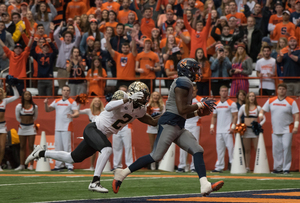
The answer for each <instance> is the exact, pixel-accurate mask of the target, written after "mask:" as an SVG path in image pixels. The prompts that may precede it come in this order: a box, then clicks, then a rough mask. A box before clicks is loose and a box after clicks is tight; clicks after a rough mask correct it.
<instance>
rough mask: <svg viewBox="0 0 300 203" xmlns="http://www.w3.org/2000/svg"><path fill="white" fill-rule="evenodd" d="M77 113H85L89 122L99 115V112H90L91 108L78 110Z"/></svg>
mask: <svg viewBox="0 0 300 203" xmlns="http://www.w3.org/2000/svg"><path fill="white" fill-rule="evenodd" d="M100 113H101V112H100ZM79 114H86V115H88V117H89V120H90V122H95V120H96V117H97V116H99V115H100V114H98V115H94V114H93V113H92V110H91V109H90V108H87V109H82V110H79Z"/></svg>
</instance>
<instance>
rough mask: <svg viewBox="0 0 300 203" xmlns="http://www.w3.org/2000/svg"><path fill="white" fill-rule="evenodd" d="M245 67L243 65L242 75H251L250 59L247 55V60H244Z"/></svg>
mask: <svg viewBox="0 0 300 203" xmlns="http://www.w3.org/2000/svg"><path fill="white" fill-rule="evenodd" d="M244 64H245V67H243V70H242V72H241V73H242V74H243V75H247V76H249V75H251V73H252V59H251V58H250V57H249V58H248V59H247V60H245V61H244Z"/></svg>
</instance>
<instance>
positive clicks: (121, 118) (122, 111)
mask: <svg viewBox="0 0 300 203" xmlns="http://www.w3.org/2000/svg"><path fill="white" fill-rule="evenodd" d="M146 112H147V109H146V106H143V107H138V108H136V109H135V108H133V103H132V102H127V103H125V104H123V105H121V106H120V107H118V108H116V109H113V110H111V111H107V110H104V111H102V112H101V114H100V115H99V116H97V117H96V120H95V122H96V126H97V128H98V129H99V130H100V131H101V132H102V133H104V134H105V135H106V136H107V137H109V136H110V135H112V134H117V133H118V131H120V130H122V128H124V126H126V125H127V124H129V123H132V122H133V121H134V119H136V118H141V117H143V116H144V115H145V114H146Z"/></svg>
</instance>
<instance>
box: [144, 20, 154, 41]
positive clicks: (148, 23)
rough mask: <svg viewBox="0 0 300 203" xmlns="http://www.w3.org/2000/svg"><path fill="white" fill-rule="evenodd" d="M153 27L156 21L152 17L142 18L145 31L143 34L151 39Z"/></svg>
mask: <svg viewBox="0 0 300 203" xmlns="http://www.w3.org/2000/svg"><path fill="white" fill-rule="evenodd" d="M153 28H155V22H154V20H152V18H149V19H147V18H143V19H142V20H141V32H142V33H143V35H146V36H147V37H148V38H150V39H151V36H152V34H151V32H152V29H153Z"/></svg>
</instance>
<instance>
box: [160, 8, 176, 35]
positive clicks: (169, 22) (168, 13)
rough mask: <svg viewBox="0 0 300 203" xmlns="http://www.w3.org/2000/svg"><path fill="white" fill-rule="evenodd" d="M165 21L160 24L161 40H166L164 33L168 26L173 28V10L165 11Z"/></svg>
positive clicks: (174, 22) (174, 23)
mask: <svg viewBox="0 0 300 203" xmlns="http://www.w3.org/2000/svg"><path fill="white" fill-rule="evenodd" d="M166 18H167V19H166V21H165V22H164V23H162V25H161V26H160V29H161V33H162V36H161V37H162V39H164V38H166V31H167V27H168V26H172V27H175V25H176V21H175V20H174V12H173V10H171V9H169V10H167V11H166Z"/></svg>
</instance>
